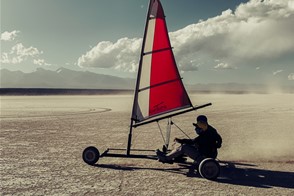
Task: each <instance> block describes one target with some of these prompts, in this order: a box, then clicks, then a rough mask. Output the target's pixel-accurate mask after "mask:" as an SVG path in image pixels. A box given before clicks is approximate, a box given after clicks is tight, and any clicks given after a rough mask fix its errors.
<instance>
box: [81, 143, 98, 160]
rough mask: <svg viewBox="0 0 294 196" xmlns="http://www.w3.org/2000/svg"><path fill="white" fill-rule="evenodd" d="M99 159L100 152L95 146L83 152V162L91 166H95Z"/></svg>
mask: <svg viewBox="0 0 294 196" xmlns="http://www.w3.org/2000/svg"><path fill="white" fill-rule="evenodd" d="M99 157H100V153H99V150H98V149H97V148H95V147H94V146H89V147H87V148H86V149H85V150H84V151H83V160H84V161H85V162H86V163H87V164H89V165H94V164H95V163H96V162H97V161H98V160H99Z"/></svg>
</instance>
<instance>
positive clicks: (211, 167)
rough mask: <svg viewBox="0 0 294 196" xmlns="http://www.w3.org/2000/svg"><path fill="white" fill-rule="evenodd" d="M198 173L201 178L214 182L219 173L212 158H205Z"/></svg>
mask: <svg viewBox="0 0 294 196" xmlns="http://www.w3.org/2000/svg"><path fill="white" fill-rule="evenodd" d="M198 170H199V173H200V175H201V176H202V177H203V178H206V179H208V180H215V179H216V178H217V177H218V176H219V173H220V165H219V163H218V162H217V161H216V160H215V159H212V158H206V159H204V160H202V161H201V162H200V165H199V169H198Z"/></svg>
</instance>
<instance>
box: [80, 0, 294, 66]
mask: <svg viewBox="0 0 294 196" xmlns="http://www.w3.org/2000/svg"><path fill="white" fill-rule="evenodd" d="M293 2H294V1H293V0H263V1H261V0H251V1H249V2H248V3H244V4H240V5H239V6H238V7H237V8H236V10H234V11H232V10H230V9H229V10H226V11H224V12H222V14H221V15H219V16H216V17H213V18H210V19H208V20H205V21H199V22H198V23H196V24H191V25H189V26H186V27H185V28H183V29H180V30H178V31H175V32H171V33H170V39H171V43H172V45H173V47H174V53H175V57H176V60H177V62H178V65H179V68H180V70H181V71H195V70H198V68H199V67H201V66H211V63H210V65H209V63H206V64H205V63H203V62H214V63H215V64H214V65H213V67H214V68H216V69H236V66H235V65H237V66H238V67H239V66H248V65H252V66H253V67H256V64H254V63H252V62H254V61H255V60H258V61H260V62H271V60H272V59H277V58H281V59H282V58H283V56H284V55H289V54H293V53H294V36H293V32H294V25H293V24H294V3H293ZM141 42H142V39H138V38H133V39H129V38H122V39H119V40H118V41H117V42H115V43H112V42H107V41H103V42H100V43H98V44H97V45H96V46H95V47H94V48H92V49H91V50H90V51H88V52H87V53H86V54H84V55H82V56H81V57H80V58H79V59H78V65H79V66H82V67H101V68H114V69H119V70H123V71H135V70H136V67H137V65H138V60H139V59H138V58H139V51H140V47H141ZM217 59H220V61H219V62H217V61H215V60H217Z"/></svg>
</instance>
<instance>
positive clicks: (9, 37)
mask: <svg viewBox="0 0 294 196" xmlns="http://www.w3.org/2000/svg"><path fill="white" fill-rule="evenodd" d="M19 33H20V31H17V30H14V31H11V32H8V31H5V32H3V33H1V40H3V41H13V40H15V38H16V37H17V36H18V34H19Z"/></svg>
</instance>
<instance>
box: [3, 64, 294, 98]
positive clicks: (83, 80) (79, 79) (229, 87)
mask: <svg viewBox="0 0 294 196" xmlns="http://www.w3.org/2000/svg"><path fill="white" fill-rule="evenodd" d="M0 76H1V83H0V87H1V89H2V90H3V89H9V88H18V89H20V88H26V89H27V88H38V89H102V90H103V89H110V90H114V89H115V90H133V89H134V87H135V83H136V80H135V79H133V78H120V77H116V76H110V75H103V74H97V73H93V72H89V71H74V70H70V69H66V68H59V69H57V70H55V71H52V70H46V69H43V68H38V69H36V71H34V72H31V73H24V72H21V71H10V70H8V69H1V70H0ZM185 87H186V89H187V90H188V91H190V92H191V91H198V92H205V93H207V92H225V93H248V92H254V93H268V92H273V91H275V92H276V91H278V92H287V93H294V87H293V86H282V87H276V88H275V89H273V88H272V87H270V86H267V85H265V84H239V83H222V84H216V83H214V84H185Z"/></svg>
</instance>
